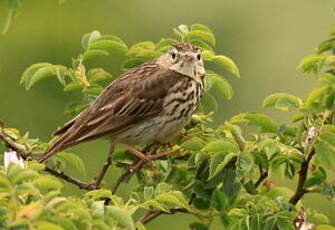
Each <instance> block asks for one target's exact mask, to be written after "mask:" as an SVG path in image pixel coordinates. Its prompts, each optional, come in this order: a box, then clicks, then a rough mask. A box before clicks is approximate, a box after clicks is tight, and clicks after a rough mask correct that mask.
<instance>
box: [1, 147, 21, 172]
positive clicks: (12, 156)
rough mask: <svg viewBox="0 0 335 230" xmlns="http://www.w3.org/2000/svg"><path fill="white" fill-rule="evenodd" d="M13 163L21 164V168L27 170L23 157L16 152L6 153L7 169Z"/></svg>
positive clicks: (5, 163) (5, 162)
mask: <svg viewBox="0 0 335 230" xmlns="http://www.w3.org/2000/svg"><path fill="white" fill-rule="evenodd" d="M11 163H15V164H19V166H20V167H21V168H25V164H24V161H23V159H22V157H20V155H19V154H17V152H15V151H11V152H5V158H4V165H5V169H8V166H9V165H10V164H11Z"/></svg>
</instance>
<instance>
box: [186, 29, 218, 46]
mask: <svg viewBox="0 0 335 230" xmlns="http://www.w3.org/2000/svg"><path fill="white" fill-rule="evenodd" d="M185 38H194V39H200V40H203V41H206V42H208V43H210V44H211V45H213V46H215V37H214V35H213V34H212V33H210V32H206V31H203V30H192V31H190V32H188V33H186V34H185Z"/></svg>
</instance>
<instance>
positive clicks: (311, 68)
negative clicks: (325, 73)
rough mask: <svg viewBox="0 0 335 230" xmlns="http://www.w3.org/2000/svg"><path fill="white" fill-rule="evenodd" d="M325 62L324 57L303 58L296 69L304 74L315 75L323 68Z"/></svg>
mask: <svg viewBox="0 0 335 230" xmlns="http://www.w3.org/2000/svg"><path fill="white" fill-rule="evenodd" d="M325 61H326V57H325V56H309V57H305V58H304V59H303V60H302V61H301V62H300V64H299V66H298V69H301V70H302V71H303V72H304V73H307V74H309V73H313V74H317V73H318V72H319V71H320V70H321V68H322V67H323V65H324V63H325Z"/></svg>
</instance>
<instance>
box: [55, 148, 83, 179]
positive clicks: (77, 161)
mask: <svg viewBox="0 0 335 230" xmlns="http://www.w3.org/2000/svg"><path fill="white" fill-rule="evenodd" d="M56 157H57V158H59V159H62V160H64V161H65V162H67V163H69V164H70V165H72V166H73V167H74V168H75V169H77V170H78V172H79V173H80V174H81V175H84V174H85V164H84V162H83V161H82V159H81V158H80V157H78V156H77V155H75V154H73V153H68V152H60V153H58V154H57V156H56Z"/></svg>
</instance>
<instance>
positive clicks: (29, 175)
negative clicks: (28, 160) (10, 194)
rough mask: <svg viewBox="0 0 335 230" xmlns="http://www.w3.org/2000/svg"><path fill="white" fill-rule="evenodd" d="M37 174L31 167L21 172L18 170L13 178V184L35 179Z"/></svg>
mask: <svg viewBox="0 0 335 230" xmlns="http://www.w3.org/2000/svg"><path fill="white" fill-rule="evenodd" d="M37 176H38V173H37V172H36V171H34V170H31V169H25V170H23V171H21V172H19V173H18V174H17V175H16V176H15V178H14V183H15V184H20V183H23V182H27V181H30V180H33V179H35V178H36V177H37Z"/></svg>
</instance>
